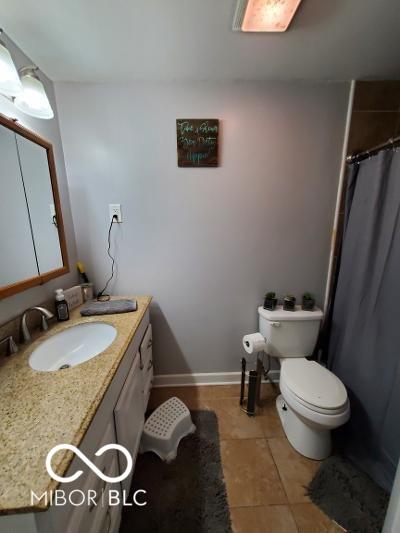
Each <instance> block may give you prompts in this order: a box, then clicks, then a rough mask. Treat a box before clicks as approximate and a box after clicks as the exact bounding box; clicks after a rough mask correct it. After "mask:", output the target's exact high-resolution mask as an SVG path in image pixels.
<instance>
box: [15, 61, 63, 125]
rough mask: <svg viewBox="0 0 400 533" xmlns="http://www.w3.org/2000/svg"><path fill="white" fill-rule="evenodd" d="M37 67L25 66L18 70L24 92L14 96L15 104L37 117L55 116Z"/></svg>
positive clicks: (21, 109) (47, 117)
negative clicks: (37, 72)
mask: <svg viewBox="0 0 400 533" xmlns="http://www.w3.org/2000/svg"><path fill="white" fill-rule="evenodd" d="M37 70H38V68H37V67H34V66H31V67H24V68H21V69H20V70H19V71H18V72H19V75H20V78H21V83H22V88H23V92H22V93H21V94H19V95H18V96H16V97H15V98H14V105H15V107H16V108H17V109H19V110H20V111H23V112H24V113H26V114H27V115H31V116H32V117H36V118H44V119H50V118H53V117H54V113H53V109H52V108H51V105H50V102H49V99H48V98H47V94H46V91H45V88H44V86H43V83H42V82H41V81H40V79H39V77H38V75H37V74H36V71H37Z"/></svg>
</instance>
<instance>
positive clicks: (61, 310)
mask: <svg viewBox="0 0 400 533" xmlns="http://www.w3.org/2000/svg"><path fill="white" fill-rule="evenodd" d="M55 306H56V316H57V320H58V321H59V322H64V321H65V320H69V309H68V304H67V301H66V299H65V296H64V292H63V290H62V289H57V290H56V302H55Z"/></svg>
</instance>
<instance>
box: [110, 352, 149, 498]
mask: <svg viewBox="0 0 400 533" xmlns="http://www.w3.org/2000/svg"><path fill="white" fill-rule="evenodd" d="M114 419H115V429H116V434H117V442H118V444H121V445H122V446H125V448H126V449H127V450H128V451H129V452H130V453H131V455H132V458H133V462H134V463H135V459H136V455H137V451H138V448H139V442H140V437H141V436H142V431H143V425H144V408H143V385H142V373H141V371H140V357H139V353H137V354H136V356H135V359H134V361H133V363H132V367H131V369H130V371H129V374H128V376H127V378H126V381H125V384H124V386H123V388H122V391H121V394H120V396H119V398H118V402H117V405H116V406H115V409H114ZM120 459H121V458H120ZM123 460H124V459H123ZM125 466H126V465H125V464H122V465H120V472H121V473H122V472H123V471H124V470H125ZM132 474H133V472H132V473H131V474H130V475H129V476H128V477H127V478H125V479H124V480H123V481H122V488H123V489H124V490H126V491H127V492H128V491H129V487H130V483H131V479H132Z"/></svg>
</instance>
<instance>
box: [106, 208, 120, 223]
mask: <svg viewBox="0 0 400 533" xmlns="http://www.w3.org/2000/svg"><path fill="white" fill-rule="evenodd" d="M108 210H109V213H110V222H111V220H112V219H113V216H114V215H117V222H118V223H119V224H120V223H121V222H122V214H121V204H109V205H108ZM114 221H115V219H114Z"/></svg>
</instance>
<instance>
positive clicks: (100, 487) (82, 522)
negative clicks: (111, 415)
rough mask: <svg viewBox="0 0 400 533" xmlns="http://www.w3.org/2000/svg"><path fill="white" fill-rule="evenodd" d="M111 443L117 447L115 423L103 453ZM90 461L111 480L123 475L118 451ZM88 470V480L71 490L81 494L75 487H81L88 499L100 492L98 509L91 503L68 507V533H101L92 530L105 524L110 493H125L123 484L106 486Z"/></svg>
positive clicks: (111, 426) (109, 432) (109, 428)
mask: <svg viewBox="0 0 400 533" xmlns="http://www.w3.org/2000/svg"><path fill="white" fill-rule="evenodd" d="M111 443H115V433H114V424H113V421H112V420H111V421H110V423H109V424H108V426H107V430H106V432H105V434H104V438H103V439H102V441H101V443H99V445H98V448H97V449H100V448H101V447H102V446H104V445H105V444H111ZM96 451H97V450H96ZM89 459H90V460H91V461H92V462H93V463H94V464H95V465H96V466H97V468H98V469H99V470H101V472H103V474H105V475H107V476H110V477H117V476H118V475H119V473H118V457H117V452H116V450H108V451H106V452H104V454H102V455H99V456H96V455H93V457H90V458H89ZM78 460H79V458H78ZM79 461H80V460H79ZM80 468H82V463H80ZM84 470H86V471H88V474H87V476H86V478H85V479H84V476H83V475H82V476H81V477H80V478H78V480H77V481H76V482H74V483H73V484H68V485H72V487H71V490H74V489H75V490H77V487H75V484H77V485H78V486H79V489H78V490H81V491H82V493H83V494H84V495H85V496H86V495H87V494H88V491H89V490H94V491H96V497H95V501H96V503H97V505H95V504H94V502H91V503H89V502H87V501H86V502H85V504H84V505H80V506H77V507H72V506H71V505H68V506H67V507H65V509H66V510H68V511H69V516H70V520H69V521H68V526H67V528H66V533H92V532H93V533H97V530H96V529H95V528H94V527H92V525H93V526H94V525H96V527H98V526H99V524H100V522H101V521H102V520H103V517H104V515H105V513H106V510H107V508H108V503H107V500H108V491H109V490H110V489H111V490H118V492H119V493H121V485H120V483H119V482H118V483H106V482H105V481H103V480H102V479H101V478H99V477H98V476H97V475H96V474H95V473H94V472H92V471H91V470H90V469H89V468H88V467H86V466H85V468H84ZM82 479H84V481H83V482H82ZM63 488H64V490H65V489H67V485H63ZM71 490H70V487H68V492H69V493H70V492H71ZM66 492H67V490H66ZM103 494H104V495H103Z"/></svg>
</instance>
